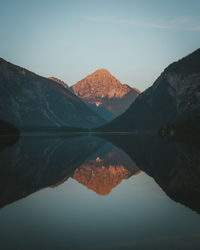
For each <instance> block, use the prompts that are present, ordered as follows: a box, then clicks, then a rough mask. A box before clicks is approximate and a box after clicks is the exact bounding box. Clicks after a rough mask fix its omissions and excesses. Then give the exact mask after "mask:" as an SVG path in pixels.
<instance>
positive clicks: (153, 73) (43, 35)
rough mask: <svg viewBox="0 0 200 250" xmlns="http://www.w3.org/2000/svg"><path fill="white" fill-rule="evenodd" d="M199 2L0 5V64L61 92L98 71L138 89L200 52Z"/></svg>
mask: <svg viewBox="0 0 200 250" xmlns="http://www.w3.org/2000/svg"><path fill="white" fill-rule="evenodd" d="M199 13H200V1H199V0H173V1H171V0H167V1H166V0H139V1H137V0H105V1H104V0H71V1H69V0H0V34H1V38H0V57H3V58H4V59H6V60H8V61H10V62H12V63H14V64H17V65H20V66H22V67H25V68H27V69H29V70H31V71H34V72H36V73H38V74H40V75H42V76H46V77H49V76H55V77H58V78H60V79H62V80H64V81H65V82H66V83H68V84H69V85H71V84H74V83H76V82H77V81H78V80H80V79H82V78H84V77H85V76H86V75H88V74H90V73H92V72H93V71H95V70H96V69H98V68H106V69H107V70H109V71H110V72H111V74H113V75H114V76H115V77H117V78H118V79H119V80H120V81H121V82H122V83H127V84H129V85H131V86H133V87H136V88H138V89H140V90H144V89H146V88H147V87H149V86H150V85H152V83H153V82H154V80H155V79H156V78H157V77H158V76H159V75H160V73H161V72H162V71H163V70H164V68H165V67H166V66H168V65H169V64H170V63H171V62H173V61H176V60H178V59H180V58H182V57H183V56H185V55H187V54H189V53H191V52H192V51H193V50H196V49H197V48H199V47H200V15H199Z"/></svg>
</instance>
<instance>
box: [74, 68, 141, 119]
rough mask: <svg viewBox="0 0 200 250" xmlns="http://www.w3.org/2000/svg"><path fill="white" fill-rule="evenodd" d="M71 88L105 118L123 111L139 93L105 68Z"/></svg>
mask: <svg viewBox="0 0 200 250" xmlns="http://www.w3.org/2000/svg"><path fill="white" fill-rule="evenodd" d="M72 90H73V92H74V93H75V94H76V95H77V96H78V97H80V98H81V99H82V100H84V101H85V102H86V103H88V104H89V105H90V107H93V109H94V110H95V111H97V112H98V113H99V114H100V115H101V116H102V117H103V118H104V119H106V120H111V119H113V118H115V117H116V116H118V115H120V114H121V113H123V112H124V111H125V110H126V109H127V108H128V107H129V106H130V104H131V103H132V102H133V101H134V100H135V98H136V97H137V96H138V95H139V93H140V92H139V91H138V90H136V89H134V88H131V87H130V86H128V85H126V84H122V83H121V82H120V81H119V80H117V79H116V78H115V77H114V76H112V75H111V74H110V72H109V71H107V70H106V69H99V70H97V71H95V72H94V73H93V74H91V75H88V76H87V77H86V78H84V79H83V80H81V81H79V82H77V83H76V84H75V85H73V86H72Z"/></svg>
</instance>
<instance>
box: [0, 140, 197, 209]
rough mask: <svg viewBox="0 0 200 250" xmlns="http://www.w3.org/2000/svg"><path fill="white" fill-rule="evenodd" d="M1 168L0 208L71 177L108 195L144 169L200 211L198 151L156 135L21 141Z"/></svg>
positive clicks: (2, 155) (1, 156)
mask: <svg viewBox="0 0 200 250" xmlns="http://www.w3.org/2000/svg"><path fill="white" fill-rule="evenodd" d="M114 145H116V146H114ZM6 146H7V144H6ZM0 166H1V167H0V207H3V206H5V205H6V204H8V203H11V202H13V201H15V200H18V199H20V198H22V197H25V196H27V195H29V194H31V193H33V192H35V191H37V190H39V189H41V188H44V187H48V186H50V187H52V188H53V187H57V186H58V185H60V184H62V183H64V182H66V181H67V180H68V178H69V177H71V178H73V179H74V180H76V181H78V182H79V183H81V184H83V185H85V186H86V187H88V188H89V189H91V190H93V191H95V192H96V193H97V194H99V195H107V194H109V193H110V192H111V190H112V189H113V188H114V187H116V186H117V185H119V184H120V182H121V181H122V180H123V179H128V178H129V177H131V176H132V175H136V174H138V173H140V170H143V171H144V172H146V173H147V174H148V175H150V176H152V177H153V178H154V180H155V181H156V182H157V183H158V184H159V185H160V186H161V188H162V189H163V190H164V191H165V192H166V193H167V195H168V196H170V197H171V198H172V199H173V200H175V201H178V202H180V203H183V204H185V205H187V206H188V207H190V208H192V209H194V210H195V211H198V212H200V200H199V198H198V197H199V195H200V154H199V148H197V147H191V146H190V147H189V146H187V145H183V144H175V143H171V142H169V141H164V140H162V139H160V138H159V137H155V136H133V135H106V136H105V135H103V136H102V135H100V136H99V137H93V136H81V137H76V136H71V137H65V138H64V137H60V138H56V137H45V138H40V137H22V138H20V140H19V141H18V143H16V144H14V145H13V146H11V147H9V148H6V149H4V150H3V151H1V152H0Z"/></svg>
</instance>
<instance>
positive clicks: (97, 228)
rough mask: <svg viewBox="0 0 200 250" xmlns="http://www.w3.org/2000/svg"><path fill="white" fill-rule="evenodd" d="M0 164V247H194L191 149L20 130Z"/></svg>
mask: <svg viewBox="0 0 200 250" xmlns="http://www.w3.org/2000/svg"><path fill="white" fill-rule="evenodd" d="M108 139H109V140H108ZM114 145H117V146H114ZM187 159H188V162H187ZM0 164H1V165H0V166H1V168H0V180H1V182H0V183H1V184H0V206H1V209H0V235H1V241H0V245H1V249H200V216H199V208H200V206H199V201H198V200H199V190H200V189H199V183H200V182H199V180H200V179H199V156H198V149H196V148H191V147H189V148H188V147H186V146H185V145H176V144H172V143H169V142H162V141H160V139H155V138H150V137H148V138H134V137H131V136H128V137H127V136H123V137H122V136H121V137H118V138H114V139H113V138H107V140H105V139H103V138H97V137H92V136H82V137H45V138H39V137H22V138H20V140H19V141H18V142H17V143H16V144H14V145H12V146H11V147H7V148H5V149H4V150H2V151H1V152H0ZM162 168H164V169H165V170H162ZM166 193H167V194H168V195H166Z"/></svg>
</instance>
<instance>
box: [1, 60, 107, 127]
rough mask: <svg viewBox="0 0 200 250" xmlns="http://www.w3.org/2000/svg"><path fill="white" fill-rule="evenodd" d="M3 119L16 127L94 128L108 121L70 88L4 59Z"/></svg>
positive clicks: (2, 70)
mask: <svg viewBox="0 0 200 250" xmlns="http://www.w3.org/2000/svg"><path fill="white" fill-rule="evenodd" d="M0 97H1V98H0V119H2V120H5V121H7V122H10V123H12V124H14V125H16V126H28V125H30V126H34V125H37V126H75V127H83V128H91V127H94V126H98V124H99V123H100V124H103V123H104V120H103V119H102V118H100V117H99V116H98V115H97V114H96V113H95V112H94V111H92V110H91V109H89V107H88V106H87V105H85V103H84V102H83V101H82V100H81V99H79V98H78V97H77V96H75V95H74V94H73V93H71V91H69V89H67V88H66V86H63V85H62V84H60V83H57V82H55V81H53V80H50V79H48V78H45V77H42V76H39V75H37V74H35V73H33V72H31V71H29V70H26V69H25V68H22V67H20V66H17V65H14V64H12V63H10V62H7V61H6V60H4V59H3V58H1V59H0Z"/></svg>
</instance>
